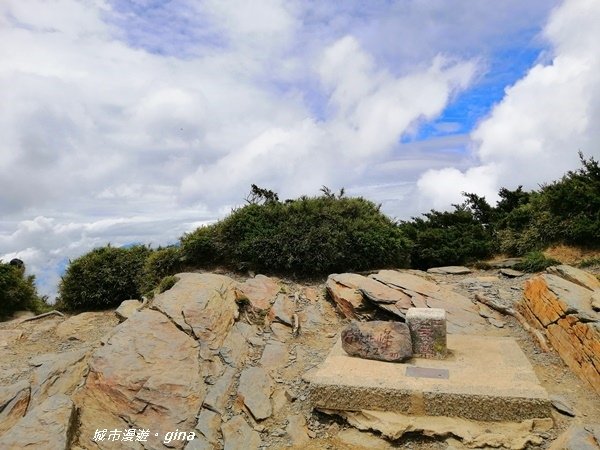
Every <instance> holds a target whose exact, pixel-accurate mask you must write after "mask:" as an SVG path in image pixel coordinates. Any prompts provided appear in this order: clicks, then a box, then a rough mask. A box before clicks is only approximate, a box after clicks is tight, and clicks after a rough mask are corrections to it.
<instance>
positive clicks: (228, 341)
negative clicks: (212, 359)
mask: <svg viewBox="0 0 600 450" xmlns="http://www.w3.org/2000/svg"><path fill="white" fill-rule="evenodd" d="M219 354H220V355H221V357H222V358H223V361H225V363H226V364H228V365H230V366H231V367H241V366H242V365H243V363H244V361H245V360H246V357H247V355H248V344H247V342H246V338H244V335H243V334H242V332H241V331H240V329H239V328H238V327H237V326H233V327H231V329H230V330H229V333H227V337H226V338H225V340H224V341H223V344H222V346H221V348H220V349H219Z"/></svg>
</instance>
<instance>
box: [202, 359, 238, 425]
mask: <svg viewBox="0 0 600 450" xmlns="http://www.w3.org/2000/svg"><path fill="white" fill-rule="evenodd" d="M235 373H236V370H235V369H234V368H233V367H228V368H227V369H225V372H223V374H222V375H221V376H220V377H219V378H218V379H217V381H216V383H215V384H214V385H212V386H210V388H209V389H208V393H207V394H206V397H205V398H204V403H203V404H204V406H205V407H206V408H209V409H212V410H213V411H217V412H219V413H221V414H223V413H224V412H225V405H226V404H227V400H228V398H229V393H230V391H231V388H232V386H233V383H234V381H235V378H234V377H235Z"/></svg>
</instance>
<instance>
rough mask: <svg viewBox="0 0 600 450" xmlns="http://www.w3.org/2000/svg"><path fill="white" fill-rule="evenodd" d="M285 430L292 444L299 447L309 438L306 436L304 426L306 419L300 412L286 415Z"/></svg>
mask: <svg viewBox="0 0 600 450" xmlns="http://www.w3.org/2000/svg"><path fill="white" fill-rule="evenodd" d="M285 432H286V433H287V435H288V436H289V437H290V440H291V441H292V445H293V446H298V447H300V446H302V445H304V444H306V443H307V442H308V441H309V440H310V438H309V437H308V428H307V427H306V419H305V418H304V416H303V415H302V414H294V415H293V416H290V417H288V424H287V426H286V427H285Z"/></svg>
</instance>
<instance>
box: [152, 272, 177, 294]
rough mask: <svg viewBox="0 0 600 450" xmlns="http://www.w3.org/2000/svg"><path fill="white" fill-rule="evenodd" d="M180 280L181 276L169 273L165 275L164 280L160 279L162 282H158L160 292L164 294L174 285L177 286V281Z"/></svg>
mask: <svg viewBox="0 0 600 450" xmlns="http://www.w3.org/2000/svg"><path fill="white" fill-rule="evenodd" d="M178 281H179V278H177V277H175V276H173V275H169V276H166V277H164V278H163V279H162V280H160V283H158V287H157V290H158V293H159V294H162V293H163V292H165V291H168V290H169V289H171V288H172V287H173V286H175V283H177V282H178Z"/></svg>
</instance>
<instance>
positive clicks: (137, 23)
mask: <svg viewBox="0 0 600 450" xmlns="http://www.w3.org/2000/svg"><path fill="white" fill-rule="evenodd" d="M599 23H600V2H599V1H598V0H565V1H559V0H528V1H522V0H503V1H500V2H490V1H485V0H397V1H391V0H389V1H383V0H381V1H369V2H365V1H358V0H356V1H350V0H348V1H344V2H334V1H322V0H320V1H318V0H312V1H307V0H302V1H301V0H297V1H294V0H259V1H256V2H248V1H245V0H171V1H167V0H113V1H108V0H2V1H1V2H0V137H1V139H0V258H1V259H3V260H4V261H7V260H9V259H11V258H13V257H19V258H21V259H23V260H24V261H25V263H26V265H27V266H28V270H29V271H30V273H34V274H35V275H36V276H37V278H38V284H39V288H40V291H41V292H42V293H44V294H49V295H51V296H52V295H53V294H54V292H55V289H56V283H57V281H58V279H59V276H60V273H61V271H62V270H63V269H64V267H65V265H66V263H67V262H68V260H69V258H75V257H77V256H79V255H81V254H83V253H85V252H86V251H88V250H89V249H91V248H93V247H95V246H99V245H104V244H106V243H108V242H110V243H112V244H114V245H124V244H129V243H132V242H143V243H151V244H153V245H160V244H168V243H173V242H176V241H177V238H178V237H179V236H180V235H181V234H182V233H184V232H186V231H189V230H192V229H194V228H195V227H197V226H198V225H200V224H202V223H206V222H207V221H211V220H214V219H216V218H219V217H222V216H223V215H225V214H227V213H228V212H229V211H230V210H231V208H232V207H234V206H236V205H240V204H242V203H243V199H244V197H245V196H246V194H247V193H248V191H249V187H250V184H251V183H256V184H258V185H259V186H262V187H266V188H269V189H273V190H275V191H276V192H278V193H279V194H280V197H281V198H292V197H296V196H298V195H302V194H309V195H312V194H317V193H318V191H319V188H320V187H321V186H322V185H326V186H329V187H330V188H332V189H335V190H337V189H339V188H341V187H345V188H346V191H347V192H348V193H349V194H351V195H363V196H365V197H367V198H369V199H372V200H374V201H376V202H378V203H382V205H383V209H384V210H385V212H386V213H388V214H389V215H391V216H393V217H396V218H399V219H407V218H409V217H411V216H413V215H417V214H418V213H420V212H425V211H427V210H428V209H430V208H432V207H434V208H438V209H443V208H447V207H449V205H450V204H451V203H456V202H459V201H460V200H461V196H460V193H461V192H462V191H469V192H477V193H479V194H482V195H486V197H487V198H488V199H489V200H490V201H492V202H493V201H495V199H496V197H495V195H496V193H497V190H498V188H499V187H501V186H506V187H510V188H514V187H516V186H518V185H519V184H522V185H524V186H525V187H526V188H535V187H537V186H538V184H539V183H543V182H547V181H551V180H553V179H556V178H558V177H560V176H561V175H562V174H563V173H564V172H565V171H566V170H569V169H573V168H577V167H578V157H577V152H578V151H579V150H581V151H583V152H584V154H585V155H587V156H596V157H598V156H600V145H599V142H600V139H599V138H600V136H599V135H600V127H598V123H600V83H599V81H598V80H599V78H598V76H599V75H598V74H599V73H600V26H599V25H598V24H599Z"/></svg>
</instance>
